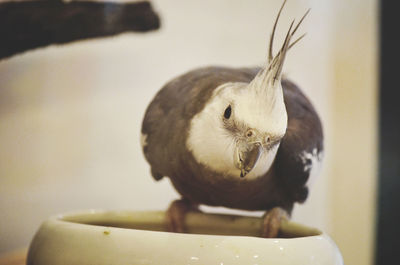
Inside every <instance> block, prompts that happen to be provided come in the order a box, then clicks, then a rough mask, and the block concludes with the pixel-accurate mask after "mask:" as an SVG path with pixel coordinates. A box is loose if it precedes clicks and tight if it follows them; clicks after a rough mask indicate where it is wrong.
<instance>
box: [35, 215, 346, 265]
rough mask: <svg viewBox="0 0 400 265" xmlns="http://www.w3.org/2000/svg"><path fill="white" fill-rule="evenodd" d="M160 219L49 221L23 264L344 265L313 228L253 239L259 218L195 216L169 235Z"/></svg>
mask: <svg viewBox="0 0 400 265" xmlns="http://www.w3.org/2000/svg"><path fill="white" fill-rule="evenodd" d="M164 216H165V215H164V212H127V211H125V212H109V211H88V212H84V213H74V214H66V215H59V216H55V217H51V218H49V219H48V220H46V221H45V222H44V223H43V224H42V225H41V227H40V229H39V230H38V231H37V233H36V235H35V237H34V238H33V240H32V242H31V245H30V248H29V253H28V260H27V264H28V265H33V264H35V265H36V264H37V265H39V264H40V265H61V264H68V265H75V264H76V265H78V264H79V265H93V264H96V265H110V264H113V265H127V264H174V265H180V264H182V265H183V264H185V265H187V264H218V265H223V264H258V265H261V264H274V265H289V264H290V265H292V264H296V265H302V264H303V265H306V264H310V265H311V264H320V265H342V264H343V260H342V256H341V254H340V251H339V250H338V248H337V247H336V245H335V243H334V242H333V241H332V240H331V239H330V238H329V236H327V235H326V234H324V233H322V232H319V231H318V230H315V229H309V230H307V228H301V229H300V230H302V231H303V232H302V233H303V235H302V236H301V237H292V238H271V239H265V238H260V237H255V236H254V233H255V232H254V231H255V230H256V229H258V228H257V226H259V222H258V221H259V220H258V218H254V217H248V218H247V217H237V216H227V215H204V214H197V215H196V214H195V215H192V216H190V218H189V220H188V221H187V222H188V223H190V225H189V227H190V229H191V231H190V232H191V233H190V234H181V233H169V232H164V231H163V230H164V225H163V223H164V221H163V220H164ZM202 218H203V220H202ZM199 220H200V221H199ZM205 220H209V221H211V222H205ZM221 224H222V226H220V225H221ZM215 227H219V228H218V229H217V232H216V230H215ZM217 233H218V234H220V235H215V234H217ZM307 233H308V235H307ZM286 237H290V235H289V234H286Z"/></svg>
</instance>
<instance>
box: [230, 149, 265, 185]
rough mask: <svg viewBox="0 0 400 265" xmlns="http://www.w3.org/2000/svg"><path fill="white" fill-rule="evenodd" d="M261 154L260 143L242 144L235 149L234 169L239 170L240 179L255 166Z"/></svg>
mask: <svg viewBox="0 0 400 265" xmlns="http://www.w3.org/2000/svg"><path fill="white" fill-rule="evenodd" d="M262 152H263V147H262V144H261V143H258V142H256V143H243V144H241V145H239V146H237V147H236V149H235V154H234V161H235V166H236V168H238V169H240V177H241V178H243V177H245V176H246V175H247V174H248V173H249V172H250V171H251V170H252V169H253V168H254V167H255V166H256V164H257V161H258V159H259V158H260V156H261V154H262Z"/></svg>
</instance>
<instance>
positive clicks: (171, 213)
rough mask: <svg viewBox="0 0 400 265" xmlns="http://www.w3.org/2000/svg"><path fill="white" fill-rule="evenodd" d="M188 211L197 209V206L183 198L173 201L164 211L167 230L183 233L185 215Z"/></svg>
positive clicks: (184, 229) (184, 230)
mask: <svg viewBox="0 0 400 265" xmlns="http://www.w3.org/2000/svg"><path fill="white" fill-rule="evenodd" d="M189 211H198V206H197V205H196V204H193V203H191V202H190V201H188V200H185V199H182V200H175V201H173V202H172V203H171V204H170V206H169V208H168V210H167V212H166V226H167V231H169V232H176V233H185V232H186V227H185V216H186V213H187V212H189Z"/></svg>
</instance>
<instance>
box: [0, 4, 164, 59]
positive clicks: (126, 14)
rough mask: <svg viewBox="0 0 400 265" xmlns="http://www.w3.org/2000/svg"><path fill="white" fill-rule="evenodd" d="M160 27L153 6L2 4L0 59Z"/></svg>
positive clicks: (0, 13) (0, 12)
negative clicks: (77, 41)
mask: <svg viewBox="0 0 400 265" xmlns="http://www.w3.org/2000/svg"><path fill="white" fill-rule="evenodd" d="M159 27H160V19H159V17H158V15H157V14H156V13H155V12H154V10H153V9H152V6H151V4H150V2H148V1H143V2H132V3H121V4H120V3H112V2H92V1H71V2H63V1H61V0H35V1H26V2H19V1H10V2H0V40H1V41H0V59H2V58H6V57H9V56H12V55H15V54H17V53H21V52H24V51H27V50H30V49H35V48H38V47H44V46H47V45H50V44H62V43H68V42H72V41H76V40H81V39H89V38H96V37H106V36H112V35H116V34H119V33H123V32H146V31H151V30H156V29H158V28H159Z"/></svg>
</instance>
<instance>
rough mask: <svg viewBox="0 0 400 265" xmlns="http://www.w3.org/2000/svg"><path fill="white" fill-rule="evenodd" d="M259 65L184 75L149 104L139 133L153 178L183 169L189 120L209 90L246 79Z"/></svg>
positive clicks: (202, 102) (208, 68) (253, 74)
mask: <svg viewBox="0 0 400 265" xmlns="http://www.w3.org/2000/svg"><path fill="white" fill-rule="evenodd" d="M257 72H258V68H227V67H206V68H200V69H197V70H194V71H190V72H188V73H186V74H183V75H181V76H179V77H177V78H175V79H173V80H172V81H170V82H169V83H167V84H166V85H165V86H164V87H163V88H161V90H160V91H159V92H158V93H157V95H156V96H155V98H154V99H153V101H152V102H151V103H150V105H149V106H148V108H147V110H146V113H145V116H144V119H143V123H142V135H144V137H145V139H146V144H145V145H143V152H144V155H145V157H146V159H147V161H148V162H149V164H150V166H151V172H152V175H153V177H154V178H155V179H156V180H159V179H161V178H162V177H163V176H169V177H173V176H174V175H176V173H177V172H176V170H180V171H184V170H185V169H184V167H185V164H187V163H185V162H186V161H184V160H185V158H187V157H188V156H187V151H186V147H185V143H186V137H187V134H188V130H189V125H190V120H191V119H192V118H193V116H194V115H195V114H197V113H198V112H200V111H201V110H202V109H203V108H204V106H205V104H206V102H207V101H208V99H209V98H210V97H211V95H212V92H213V90H214V89H215V88H217V87H218V86H220V85H222V84H224V83H227V82H249V81H251V80H252V79H253V77H254V76H255V75H256V73H257Z"/></svg>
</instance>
